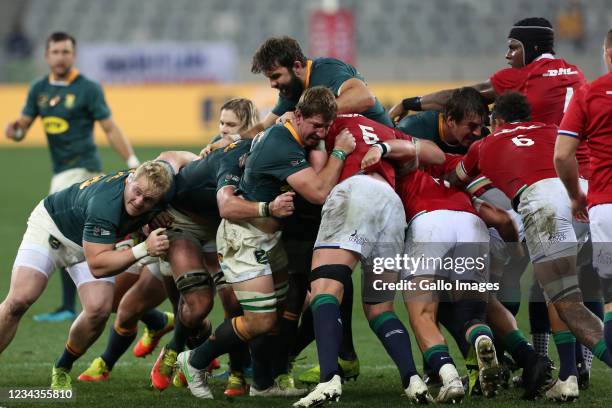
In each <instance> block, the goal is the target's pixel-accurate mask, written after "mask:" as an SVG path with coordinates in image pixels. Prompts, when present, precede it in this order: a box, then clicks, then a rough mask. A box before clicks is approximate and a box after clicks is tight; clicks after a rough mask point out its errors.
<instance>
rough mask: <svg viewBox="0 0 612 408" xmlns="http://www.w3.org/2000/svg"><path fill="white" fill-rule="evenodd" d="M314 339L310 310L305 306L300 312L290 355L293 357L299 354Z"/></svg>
mask: <svg viewBox="0 0 612 408" xmlns="http://www.w3.org/2000/svg"><path fill="white" fill-rule="evenodd" d="M314 339H315V336H314V324H313V322H312V310H310V308H307V309H306V310H304V312H303V313H302V318H301V319H300V325H299V326H298V330H297V337H296V339H295V343H294V345H293V349H292V350H291V357H293V358H295V357H297V356H299V355H300V353H301V352H302V351H304V349H305V348H306V347H308V345H309V344H310V343H312V342H313V341H314Z"/></svg>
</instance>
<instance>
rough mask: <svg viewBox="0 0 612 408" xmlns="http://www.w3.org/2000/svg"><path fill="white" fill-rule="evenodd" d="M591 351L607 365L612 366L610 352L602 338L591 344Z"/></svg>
mask: <svg viewBox="0 0 612 408" xmlns="http://www.w3.org/2000/svg"><path fill="white" fill-rule="evenodd" d="M591 351H592V352H593V355H594V356H595V357H597V358H598V359H599V360H601V361H603V362H604V363H606V365H607V366H608V367H611V368H612V353H610V350H609V349H608V348H607V347H606V342H605V341H604V339H601V340H599V341H598V342H597V344H596V345H595V346H593V348H592V349H591Z"/></svg>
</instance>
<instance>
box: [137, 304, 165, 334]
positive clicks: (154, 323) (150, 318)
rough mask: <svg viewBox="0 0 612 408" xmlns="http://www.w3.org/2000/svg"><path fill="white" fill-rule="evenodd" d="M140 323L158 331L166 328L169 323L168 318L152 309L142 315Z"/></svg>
mask: <svg viewBox="0 0 612 408" xmlns="http://www.w3.org/2000/svg"><path fill="white" fill-rule="evenodd" d="M140 321H141V322H143V323H144V324H146V325H147V327H148V328H149V330H155V331H158V330H161V329H163V328H164V327H165V326H166V324H167V323H168V316H166V314H165V313H162V312H160V311H158V310H157V309H150V310H147V311H146V312H145V313H144V314H143V315H142V317H141V318H140Z"/></svg>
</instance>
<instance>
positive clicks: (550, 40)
mask: <svg viewBox="0 0 612 408" xmlns="http://www.w3.org/2000/svg"><path fill="white" fill-rule="evenodd" d="M508 38H510V39H512V40H516V41H518V42H520V43H521V44H522V45H523V62H524V63H525V65H527V64H529V63H531V62H532V61H533V60H534V59H536V58H537V57H539V56H540V55H542V54H544V53H550V54H554V53H555V52H554V50H553V46H554V43H555V30H553V28H552V25H551V24H550V22H549V21H548V20H547V19H545V18H543V17H530V18H525V19H523V20H520V21H518V22H517V23H515V24H514V26H513V27H512V29H511V30H510V34H508Z"/></svg>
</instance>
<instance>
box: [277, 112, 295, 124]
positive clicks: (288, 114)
mask: <svg viewBox="0 0 612 408" xmlns="http://www.w3.org/2000/svg"><path fill="white" fill-rule="evenodd" d="M293 118H295V113H294V112H291V111H288V112H285V113H283V114H282V115H281V116H279V117H278V119H276V123H277V124H278V123H280V124H281V125H284V124H285V123H287V122H289V121H292V120H293Z"/></svg>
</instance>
